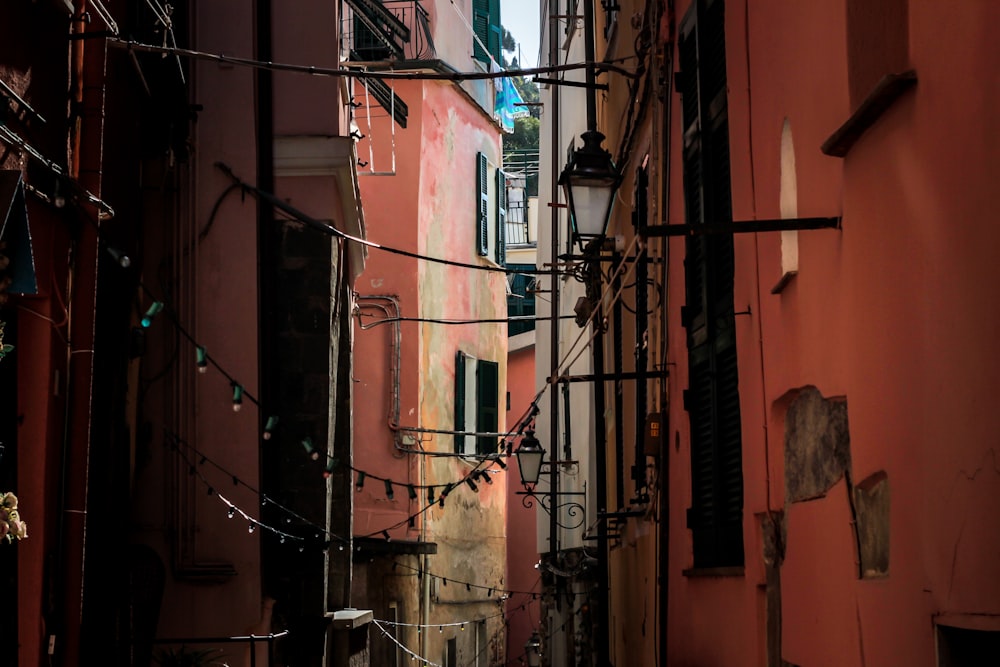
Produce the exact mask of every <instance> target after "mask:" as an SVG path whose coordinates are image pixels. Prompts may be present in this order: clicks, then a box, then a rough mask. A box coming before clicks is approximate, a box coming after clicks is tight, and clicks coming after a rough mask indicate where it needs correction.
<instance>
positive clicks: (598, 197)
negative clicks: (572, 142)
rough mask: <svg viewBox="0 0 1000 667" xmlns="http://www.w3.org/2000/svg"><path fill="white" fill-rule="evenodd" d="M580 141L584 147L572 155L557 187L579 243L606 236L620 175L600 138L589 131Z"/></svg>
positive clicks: (574, 235) (597, 133) (595, 133)
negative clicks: (560, 188) (566, 207)
mask: <svg viewBox="0 0 1000 667" xmlns="http://www.w3.org/2000/svg"><path fill="white" fill-rule="evenodd" d="M580 137H581V138H582V139H583V146H582V147H581V148H578V149H576V150H575V151H574V152H573V157H572V158H571V159H570V161H569V164H567V165H566V168H565V169H563V172H562V174H560V176H559V184H560V185H562V186H563V189H564V190H565V192H566V201H567V203H568V205H569V218H570V224H571V225H572V230H573V238H574V239H575V240H576V241H578V242H581V243H582V242H583V241H584V240H586V239H593V238H600V237H603V236H604V235H605V232H606V230H607V225H608V220H609V219H610V218H611V207H612V206H613V205H614V201H615V191H616V190H617V189H618V185H619V184H620V182H621V175H620V174H619V173H618V169H617V167H615V163H614V161H612V159H611V153H609V152H608V151H606V150H604V148H603V147H602V146H601V144H602V143H603V141H604V135H603V134H601V133H600V132H598V131H597V130H596V129H594V128H593V127H591V128H590V129H588V130H587V131H586V132H584V133H583V134H582V135H580Z"/></svg>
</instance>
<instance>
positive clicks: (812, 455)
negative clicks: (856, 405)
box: [785, 386, 851, 502]
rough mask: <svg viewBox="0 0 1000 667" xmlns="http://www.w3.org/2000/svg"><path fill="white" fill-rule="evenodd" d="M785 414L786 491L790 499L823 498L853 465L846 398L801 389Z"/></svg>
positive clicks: (815, 390) (787, 497)
mask: <svg viewBox="0 0 1000 667" xmlns="http://www.w3.org/2000/svg"><path fill="white" fill-rule="evenodd" d="M797 394H798V395H797V396H795V398H794V399H793V400H792V402H791V404H790V405H789V406H788V411H787V413H786V415H785V494H786V499H787V500H788V502H801V501H803V500H812V499H814V498H822V497H823V496H825V495H826V492H827V491H829V490H830V489H831V488H833V486H834V484H836V483H837V482H838V481H839V480H840V478H841V477H842V476H843V475H844V474H845V473H848V472H849V471H850V468H851V449H850V445H851V437H850V432H849V430H848V425H847V399H845V398H823V396H822V394H820V392H819V390H818V389H816V387H812V386H810V387H805V388H803V389H801V390H798V392H797Z"/></svg>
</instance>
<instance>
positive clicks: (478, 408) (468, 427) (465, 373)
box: [455, 351, 500, 456]
mask: <svg viewBox="0 0 1000 667" xmlns="http://www.w3.org/2000/svg"><path fill="white" fill-rule="evenodd" d="M499 418H500V364H498V363H497V362H495V361H487V360H485V359H476V358H475V357H472V356H469V355H467V354H465V353H464V352H462V351H458V352H456V353H455V430H456V431H473V432H476V433H497V432H498V430H499V424H500V421H499ZM498 442H499V439H498V438H496V437H494V436H465V435H456V436H455V452H456V453H458V454H468V455H470V456H471V455H474V454H481V455H485V454H493V453H494V452H496V450H497V443H498Z"/></svg>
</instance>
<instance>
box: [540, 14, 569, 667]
mask: <svg viewBox="0 0 1000 667" xmlns="http://www.w3.org/2000/svg"><path fill="white" fill-rule="evenodd" d="M557 11H558V9H557V3H553V4H552V5H551V6H550V8H549V14H550V16H549V17H548V28H549V65H555V64H558V62H559V22H558V21H557V20H556V18H555V14H556V13H557ZM551 95H552V132H551V151H552V169H551V174H550V188H551V190H550V192H551V195H550V196H551V198H552V203H553V204H556V203H558V201H559V168H558V167H557V166H556V158H557V156H558V155H561V149H560V144H561V140H560V136H559V135H560V126H559V114H560V86H552V87H551ZM549 211H550V220H551V225H550V229H551V232H552V243H551V246H550V248H551V255H550V256H549V262H550V266H551V268H552V273H551V277H550V278H549V289H550V291H551V295H550V296H551V311H550V313H549V315H550V320H549V377H550V378H552V379H555V378H557V377H559V314H560V308H561V300H560V281H561V277H560V275H559V270H558V267H557V265H556V260H557V258H558V257H559V244H560V237H559V223H560V215H559V207H558V206H552V207H551V208H550V209H549ZM567 435H568V434H567ZM558 443H559V396H558V394H557V392H555V391H552V392H550V395H549V449H550V450H551V451H552V453H553V455H552V456H551V458H552V459H553V460H555V459H556V458H558V456H557V455H556V453H557V452H558V451H559V444H558ZM567 460H568V457H567ZM550 468H551V470H552V474H551V479H550V480H549V484H550V488H551V490H552V493H553V496H552V498H553V499H555V497H556V496H555V495H554V494H555V493H557V492H558V490H559V466H556V465H552V466H550ZM553 508H554V505H553ZM556 519H557V516H556V512H555V511H552V512H550V513H549V552H548V558H549V563H550V564H554V563H555V562H556V557H557V555H558V553H559V532H558V531H559V526H558V523H557V521H556ZM552 581H553V586H552V590H549V591H547V592H548V593H549V595H547V596H543V603H542V609H541V612H542V613H541V619H542V620H541V622H542V628H540V629H541V630H542V633H541V634H542V637H543V638H544V639H543V641H544V642H545V644H544V646H543V649H544V650H543V654H542V664H543V665H544V667H552V665H553V662H554V659H555V651H554V649H555V636H554V635H553V633H552V632H551V630H552V626H553V623H552V618H551V612H552V611H553V610H554V609H555V604H554V600H555V598H556V595H557V587H556V586H555V585H554V583H555V579H553V580H552Z"/></svg>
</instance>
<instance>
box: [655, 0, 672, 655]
mask: <svg viewBox="0 0 1000 667" xmlns="http://www.w3.org/2000/svg"><path fill="white" fill-rule="evenodd" d="M674 12H675V8H674V0H667V6H666V13H665V15H664V19H665V20H666V22H667V30H668V33H667V43H666V44H665V50H666V53H665V54H664V66H663V67H664V70H665V71H664V72H663V74H662V77H661V78H662V80H663V81H664V83H663V95H662V100H663V101H662V105H663V106H662V109H663V115H664V120H663V123H661V125H660V127H662V128H663V155H662V156H661V157H660V164H661V165H662V171H663V173H662V174H661V175H660V188H661V189H660V210H659V213H660V215H659V218H660V220H662V221H663V222H666V221H667V219H668V218H669V216H670V177H671V173H672V170H671V149H672V146H673V141H672V138H673V131H674V128H673V116H674V114H673V109H674V97H673V94H672V91H673V89H674V86H673V83H674V82H673V77H674V41H675V38H674V36H675V31H674ZM662 253H663V262H662V263H661V265H660V270H661V273H660V289H661V290H663V298H662V300H661V303H662V304H663V307H662V309H661V311H660V326H662V327H663V336H662V337H661V338H662V341H663V342H662V345H663V349H662V352H661V355H660V359H661V361H662V363H664V364H665V363H667V354H668V353H669V352H670V328H669V323H670V322H669V313H670V308H669V305H670V302H669V294H670V286H669V284H668V283H667V280H668V279H669V277H670V239H669V238H664V240H663V249H662ZM667 382H669V378H668V379H666V380H664V381H662V382H661V383H660V401H659V403H660V410H662V411H663V413H664V424H663V428H662V429H661V433H662V434H663V438H662V439H661V441H660V470H659V472H658V474H657V484H658V485H659V487H660V488H659V494H658V495H659V498H660V508H659V510H660V522H661V523H660V536H659V538H660V539H659V542H660V544H659V550H660V553H659V558H657V559H656V562H657V577H656V580H657V581H658V582H659V591H658V601H659V607H660V609H659V622H660V623H659V625H660V627H659V631H660V637H659V646H660V655H659V660H660V662H661V663H662V664H667V662H669V660H668V658H667V655H668V651H669V649H670V634H669V631H670V618H669V615H668V612H669V609H670V558H669V554H670V500H671V497H670V408H669V406H668V404H667V401H668V400H669V399H670V395H669V392H668V387H667Z"/></svg>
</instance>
